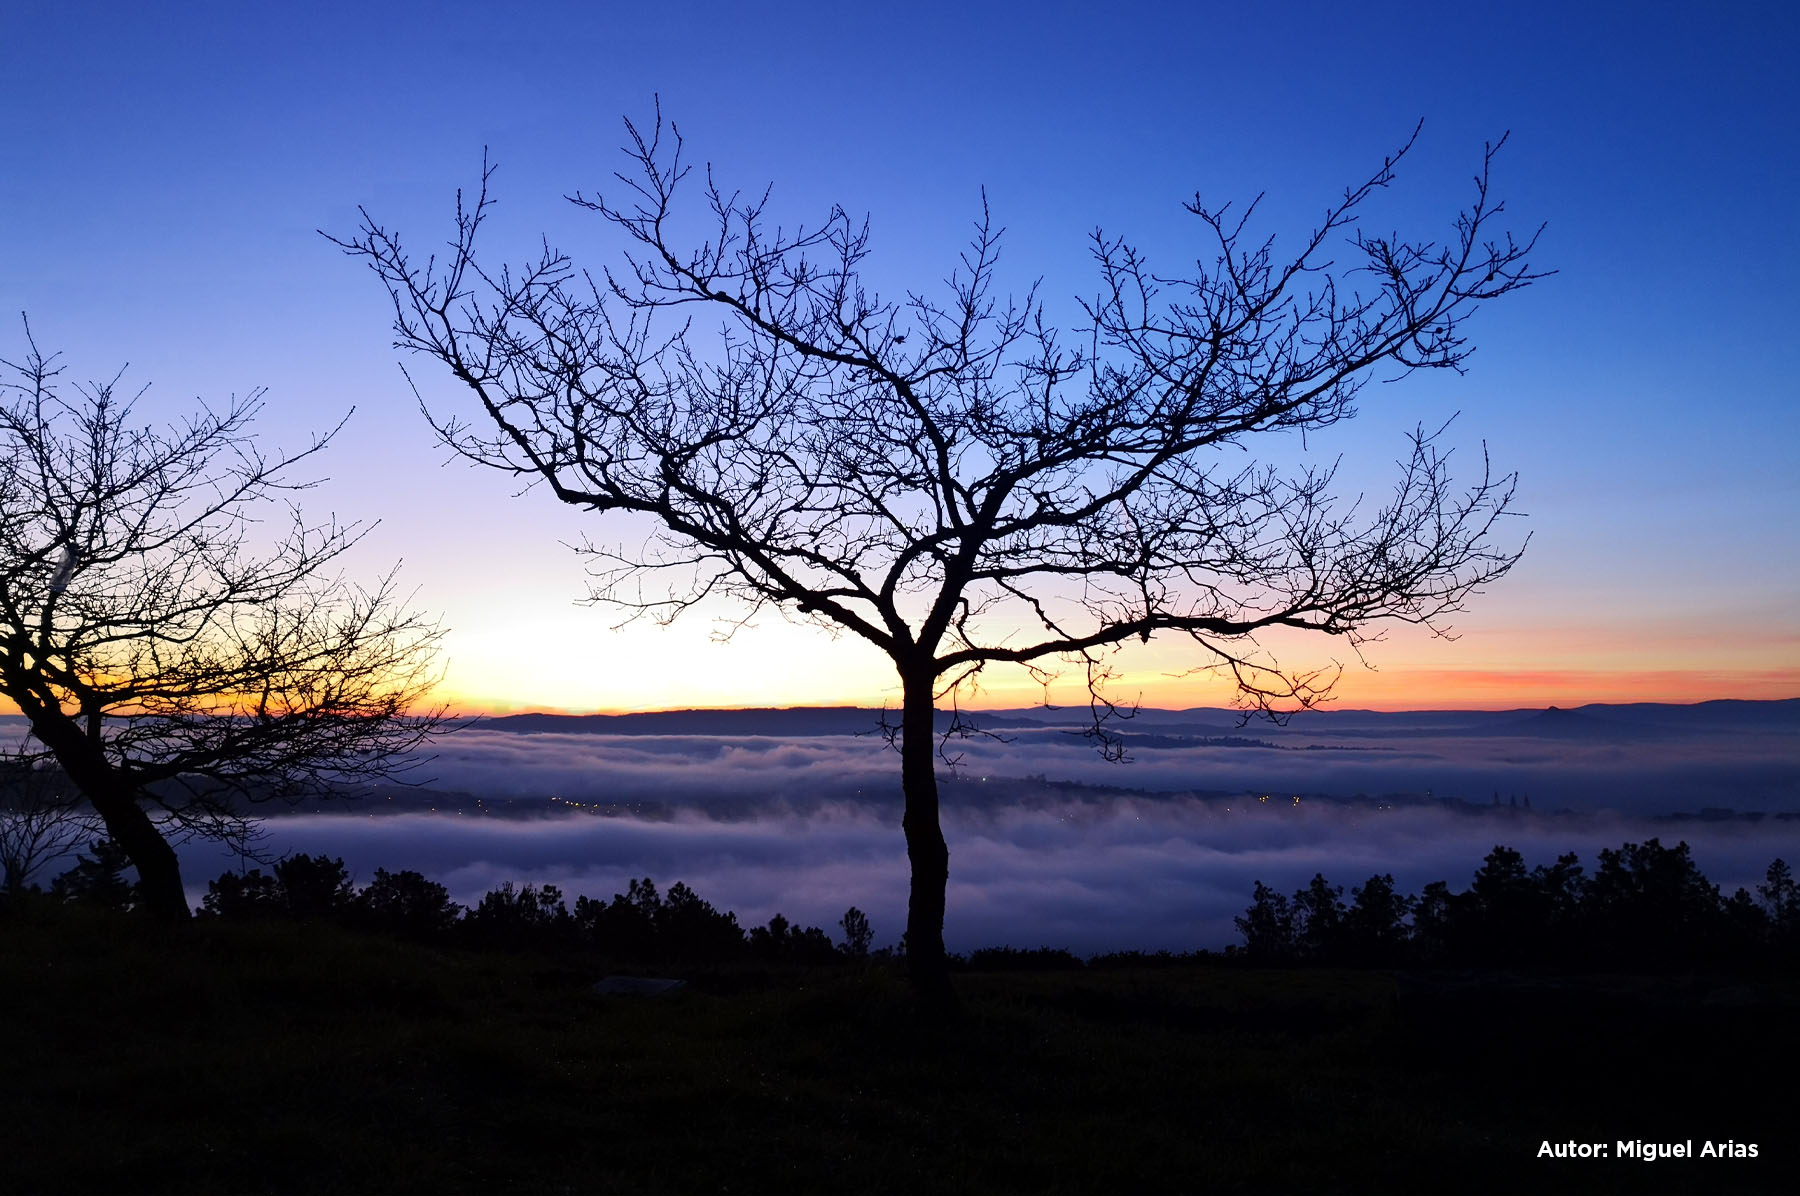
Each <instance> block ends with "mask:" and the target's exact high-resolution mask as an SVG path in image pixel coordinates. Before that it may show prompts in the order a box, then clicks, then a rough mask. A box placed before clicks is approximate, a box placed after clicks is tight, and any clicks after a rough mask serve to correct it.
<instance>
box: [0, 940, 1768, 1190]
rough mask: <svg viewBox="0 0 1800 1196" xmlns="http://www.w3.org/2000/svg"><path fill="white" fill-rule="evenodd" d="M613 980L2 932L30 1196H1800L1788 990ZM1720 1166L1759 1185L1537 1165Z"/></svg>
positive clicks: (262, 948) (16, 1127)
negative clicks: (679, 988)
mask: <svg viewBox="0 0 1800 1196" xmlns="http://www.w3.org/2000/svg"><path fill="white" fill-rule="evenodd" d="M602 970H603V968H602V965H599V964H597V963H593V962H591V961H584V960H580V959H556V958H546V957H540V956H514V955H507V954H499V953H488V954H478V953H472V952H462V951H441V950H435V949H427V948H422V947H415V946H410V945H407V944H403V943H398V942H395V941H392V940H388V939H381V938H375V937H368V936H363V935H359V934H355V933H351V932H347V931H344V930H340V929H336V928H333V927H330V926H324V925H317V926H315V925H304V924H301V925H295V924H280V923H270V924H226V923H220V922H216V921H215V922H197V923H195V924H193V925H191V926H179V927H162V926H156V925H150V924H147V923H144V922H142V921H138V920H133V919H124V918H109V917H102V916H94V915H81V914H78V913H73V912H68V911H56V912H54V913H48V914H44V915H37V914H33V915H31V916H26V917H20V918H17V919H13V920H8V921H4V922H0V1024H4V1026H5V1028H6V1033H5V1042H6V1052H5V1053H6V1065H7V1067H6V1075H7V1082H6V1083H5V1084H4V1085H3V1086H0V1142H3V1143H4V1163H3V1167H4V1176H3V1178H0V1188H4V1189H5V1190H7V1191H9V1192H21V1193H27V1192H39V1191H43V1192H89V1191H101V1192H115V1191H130V1192H137V1191H154V1192H183V1193H188V1192H215V1191H217V1192H265V1191H266V1192H387V1191H394V1192H401V1191H407V1192H432V1193H446V1192H498V1191H527V1192H563V1191H567V1192H610V1191H621V1192H625V1191H631V1192H642V1191H651V1192H664V1191H673V1192H689V1191H692V1192H713V1191H717V1192H744V1191H784V1192H785V1191H819V1192H827V1191H829V1192H838V1191H842V1192H860V1191H871V1192H889V1191H891V1192H909V1193H910V1192H919V1191H927V1192H929V1191H947V1192H961V1191H1058V1192H1144V1191H1152V1192H1153V1191H1183V1192H1197V1191H1212V1190H1224V1191H1296V1192H1333V1191H1382V1192H1393V1191H1421V1192H1437V1191H1518V1190H1522V1189H1526V1188H1532V1189H1548V1190H1568V1191H1645V1190H1670V1191H1691V1190H1696V1189H1700V1188H1705V1189H1707V1190H1710V1191H1755V1190H1769V1191H1785V1190H1791V1188H1790V1187H1789V1184H1790V1183H1791V1182H1792V1179H1791V1176H1792V1172H1793V1163H1794V1148H1793V1147H1792V1146H1790V1145H1789V1139H1790V1138H1791V1124H1792V1110H1793V1108H1794V1105H1795V1101H1794V1083H1795V1077H1794V1072H1793V1064H1794V1062H1795V1061H1796V1058H1797V1057H1800V1054H1797V1052H1796V1050H1795V1048H1796V1045H1800V1024H1797V1023H1800V1019H1797V1018H1796V1016H1795V1014H1796V1012H1797V1008H1796V988H1795V986H1794V984H1793V983H1792V982H1790V981H1781V982H1778V981H1763V982H1756V981H1749V982H1746V981H1744V980H1742V979H1741V978H1740V979H1732V980H1725V979H1711V980H1709V979H1707V978H1703V977H1670V978H1660V979H1640V980H1624V979H1604V978H1603V979H1593V978H1588V979H1583V980H1579V981H1574V980H1571V981H1568V982H1566V983H1553V982H1547V981H1525V980H1507V979H1505V978H1486V979H1475V978H1468V977H1461V978H1459V977H1432V978H1420V979H1414V978H1411V977H1404V976H1402V977H1396V976H1395V975H1393V974H1389V973H1375V972H1363V973H1356V972H1329V971H1310V972H1276V971H1253V970H1247V969H1240V968H1235V967H1222V966H1213V967H1207V966H1182V967H1173V968H1164V969H1146V970H1140V971H1131V970H1121V971H1093V970H1090V971H1087V972H1043V973H1018V972H1012V973H991V974H981V973H965V974H963V975H961V976H960V977H959V978H958V988H959V992H960V993H961V994H962V996H963V1000H964V1012H963V1016H962V1017H961V1018H960V1019H959V1020H958V1021H956V1022H955V1023H953V1024H950V1025H947V1026H932V1025H929V1024H925V1023H922V1022H921V1021H919V1020H918V1019H917V1018H916V1017H915V1016H914V1015H913V1011H912V1007H911V1004H910V1001H909V998H908V994H907V991H906V988H905V985H904V984H903V982H901V980H900V979H899V978H898V977H897V976H895V975H894V974H892V973H891V972H889V971H887V970H884V969H881V968H875V967H871V968H867V969H852V968H835V969H818V970H811V971H796V972H768V971H753V970H739V971H733V972H719V973H716V974H711V975H702V976H695V977H693V978H692V979H693V983H692V985H691V987H690V989H689V990H688V991H686V992H684V993H682V994H679V995H676V996H673V997H659V998H652V999H643V998H623V997H599V996H595V995H593V994H592V993H591V992H590V991H589V985H590V984H591V982H592V981H593V980H594V979H596V978H597V977H598V976H599V975H600V974H601V973H602ZM1770 1093H1775V1094H1778V1095H1769V1094H1770ZM1709 1138H1710V1139H1714V1140H1725V1139H1733V1140H1736V1141H1738V1142H1756V1143H1757V1144H1758V1146H1759V1153H1760V1157H1759V1158H1758V1159H1754V1160H1744V1159H1723V1160H1713V1159H1694V1160H1672V1161H1671V1160H1662V1161H1657V1162H1654V1163H1646V1162H1641V1161H1637V1160H1621V1159H1617V1158H1610V1159H1604V1160H1569V1161H1562V1160H1556V1161H1552V1160H1548V1159H1539V1158H1537V1157H1536V1155H1537V1151H1538V1148H1539V1145H1540V1142H1541V1141H1542V1140H1544V1139H1552V1140H1555V1141H1559V1142H1561V1141H1566V1140H1569V1139H1574V1140H1576V1141H1592V1142H1605V1143H1606V1144H1607V1145H1608V1146H1609V1147H1611V1146H1612V1145H1613V1144H1614V1143H1615V1142H1616V1141H1617V1140H1619V1139H1649V1140H1654V1141H1675V1142H1684V1141H1687V1140H1689V1139H1691V1140H1693V1142H1694V1149H1695V1150H1696V1151H1698V1150H1699V1149H1700V1146H1701V1143H1702V1141H1703V1140H1706V1139H1709Z"/></svg>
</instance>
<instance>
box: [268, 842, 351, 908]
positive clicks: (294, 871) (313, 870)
mask: <svg viewBox="0 0 1800 1196" xmlns="http://www.w3.org/2000/svg"><path fill="white" fill-rule="evenodd" d="M274 871H275V880H276V883H278V884H279V885H280V886H281V904H282V908H283V910H284V911H285V912H286V913H287V915H288V916H289V917H291V918H341V917H343V916H344V915H345V914H347V913H348V912H349V911H350V907H351V905H352V904H353V903H354V902H355V900H356V892H355V889H354V887H353V886H352V885H351V883H350V873H349V872H348V871H347V870H346V869H345V868H344V861H343V860H341V859H336V858H333V857H331V856H326V855H290V856H287V857H286V858H284V859H281V860H278V861H277V862H276V864H275V868H274Z"/></svg>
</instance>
